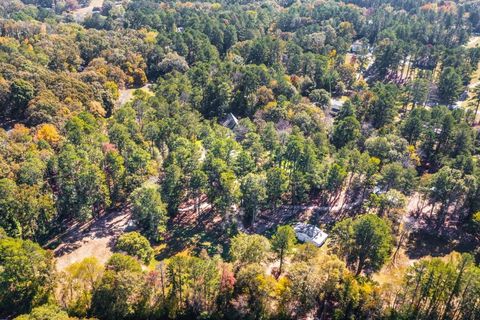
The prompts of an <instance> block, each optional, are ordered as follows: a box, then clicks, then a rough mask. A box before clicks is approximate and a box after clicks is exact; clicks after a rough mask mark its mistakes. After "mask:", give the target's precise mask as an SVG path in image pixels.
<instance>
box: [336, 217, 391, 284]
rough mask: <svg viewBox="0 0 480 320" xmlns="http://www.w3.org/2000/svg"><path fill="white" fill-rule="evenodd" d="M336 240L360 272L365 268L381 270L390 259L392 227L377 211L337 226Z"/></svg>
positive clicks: (369, 270)
mask: <svg viewBox="0 0 480 320" xmlns="http://www.w3.org/2000/svg"><path fill="white" fill-rule="evenodd" d="M332 243H333V247H334V248H336V250H338V251H335V252H336V253H338V254H339V255H341V256H343V257H344V258H345V260H346V262H347V265H348V266H349V267H350V268H352V269H355V274H356V275H357V276H358V275H359V274H360V273H361V272H362V271H368V272H372V271H378V270H380V268H381V267H382V266H383V264H384V263H385V262H386V261H387V259H388V257H389V255H390V251H391V250H392V235H391V229H390V227H389V225H388V224H387V222H385V220H383V219H381V218H379V217H377V216H376V215H373V214H366V215H362V216H359V217H357V218H355V219H352V218H348V219H345V220H343V221H341V222H339V223H337V224H336V225H335V227H334V228H333V230H332Z"/></svg>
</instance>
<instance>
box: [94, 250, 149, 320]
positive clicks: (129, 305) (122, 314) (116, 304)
mask: <svg viewBox="0 0 480 320" xmlns="http://www.w3.org/2000/svg"><path fill="white" fill-rule="evenodd" d="M121 257H122V255H119V254H114V255H113V256H112V257H111V258H110V260H109V261H108V262H107V265H106V269H107V271H105V273H104V275H103V277H102V278H101V280H100V281H99V283H98V285H96V286H95V290H94V291H93V296H92V307H91V313H92V315H93V316H95V317H98V318H100V319H105V320H114V319H128V318H132V319H135V318H137V317H138V314H139V313H140V311H141V307H142V302H143V301H142V300H143V295H142V292H143V289H144V288H145V286H146V284H145V278H144V276H143V274H142V273H141V267H140V265H139V263H138V262H137V261H136V260H135V259H134V258H132V257H128V256H124V257H126V258H122V259H121ZM127 258H130V259H127Z"/></svg>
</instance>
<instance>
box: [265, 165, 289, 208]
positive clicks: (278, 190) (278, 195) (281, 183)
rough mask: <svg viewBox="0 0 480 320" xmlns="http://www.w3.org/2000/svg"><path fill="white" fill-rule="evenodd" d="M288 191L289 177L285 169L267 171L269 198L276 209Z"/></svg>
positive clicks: (274, 168) (276, 168) (275, 168)
mask: <svg viewBox="0 0 480 320" xmlns="http://www.w3.org/2000/svg"><path fill="white" fill-rule="evenodd" d="M287 190H288V175H287V172H286V171H285V169H282V168H278V167H273V168H270V169H268V171H267V198H268V201H269V202H270V203H271V205H272V207H273V208H274V209H275V208H276V207H277V206H278V205H279V204H280V203H281V201H282V197H283V195H284V193H285V192H286V191H287Z"/></svg>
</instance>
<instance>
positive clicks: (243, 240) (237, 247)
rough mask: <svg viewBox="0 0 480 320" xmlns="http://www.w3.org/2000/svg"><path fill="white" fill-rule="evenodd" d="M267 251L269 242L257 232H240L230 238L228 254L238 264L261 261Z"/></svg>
mask: <svg viewBox="0 0 480 320" xmlns="http://www.w3.org/2000/svg"><path fill="white" fill-rule="evenodd" d="M269 251H270V242H269V241H268V239H267V238H265V237H263V236H261V235H258V234H254V235H247V234H245V233H240V234H238V235H236V236H235V237H233V238H232V240H231V244H230V256H231V257H232V260H233V261H235V262H236V263H238V264H239V265H245V264H251V263H261V262H263V261H265V259H266V255H267V254H268V252H269Z"/></svg>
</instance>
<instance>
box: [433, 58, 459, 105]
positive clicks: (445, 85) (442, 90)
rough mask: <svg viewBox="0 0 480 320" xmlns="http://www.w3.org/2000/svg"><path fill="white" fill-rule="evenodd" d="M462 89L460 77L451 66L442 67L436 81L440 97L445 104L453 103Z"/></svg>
mask: <svg viewBox="0 0 480 320" xmlns="http://www.w3.org/2000/svg"><path fill="white" fill-rule="evenodd" d="M462 90H463V83H462V77H461V76H460V75H459V74H458V73H457V72H456V71H455V69H454V68H453V67H446V68H445V69H443V71H442V73H441V75H440V80H439V82H438V93H439V95H440V99H442V101H443V102H445V103H446V104H449V105H450V104H452V103H454V102H455V101H456V100H457V99H458V97H459V96H460V94H461V93H462Z"/></svg>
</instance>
